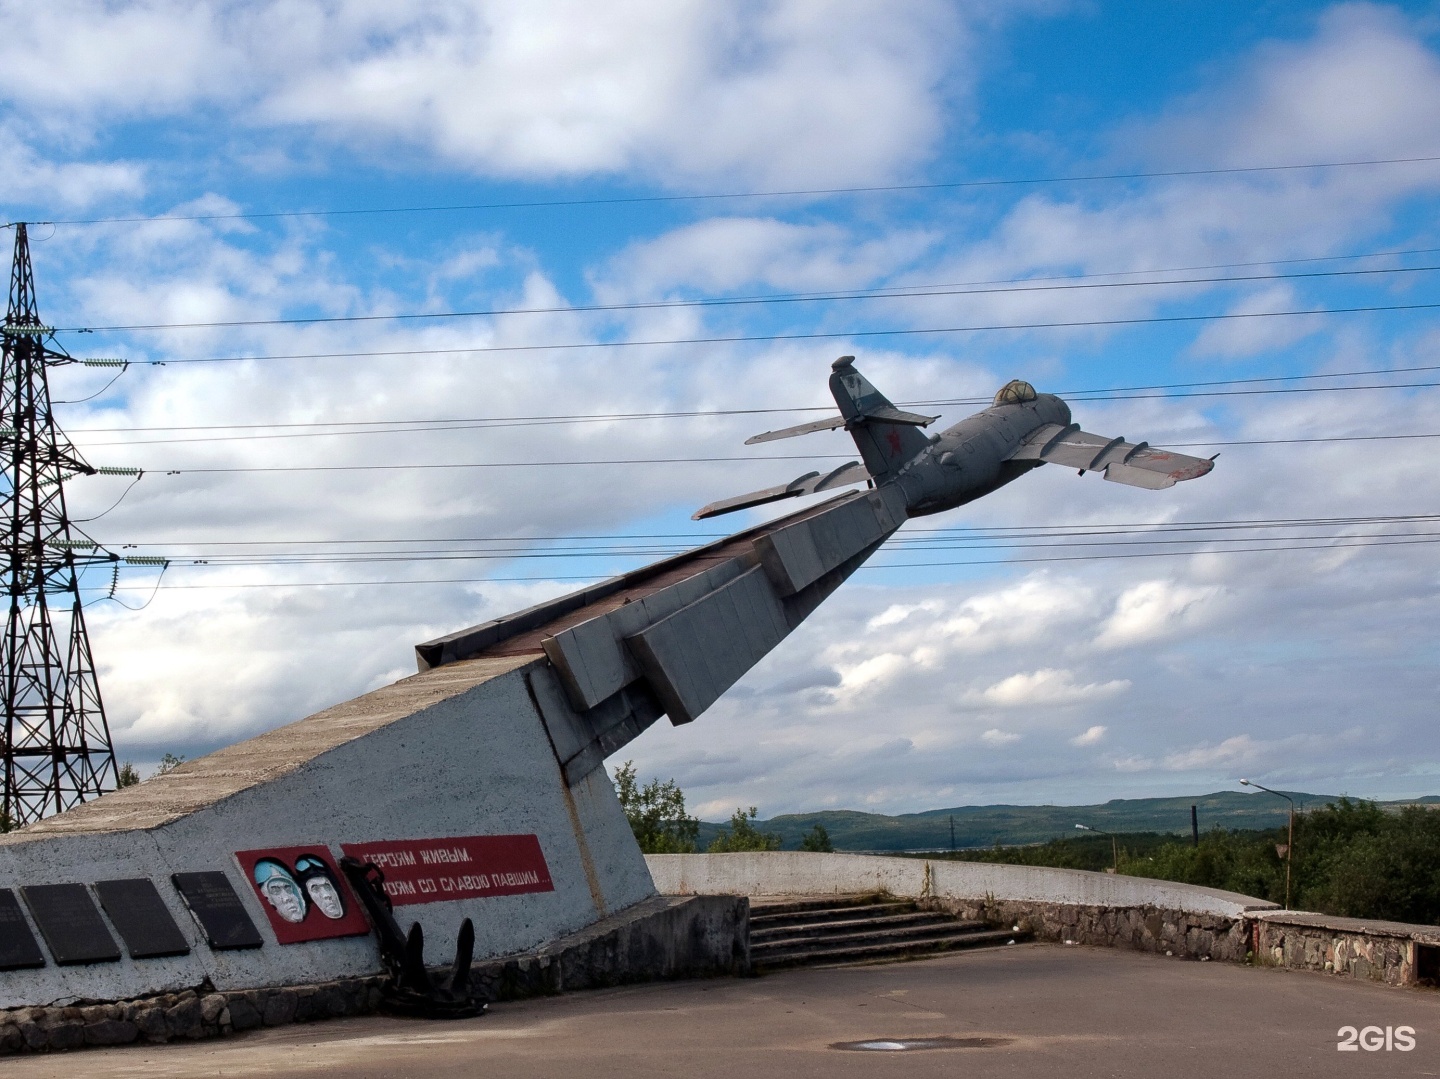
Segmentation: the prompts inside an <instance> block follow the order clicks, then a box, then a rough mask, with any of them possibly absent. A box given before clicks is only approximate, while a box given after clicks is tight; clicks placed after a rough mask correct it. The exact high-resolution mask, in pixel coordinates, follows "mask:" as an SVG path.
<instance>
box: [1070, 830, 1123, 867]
mask: <svg viewBox="0 0 1440 1079" xmlns="http://www.w3.org/2000/svg"><path fill="white" fill-rule="evenodd" d="M1075 827H1076V828H1079V829H1080V830H1081V831H1082V832H1094V833H1095V834H1096V835H1108V836H1110V856H1111V857H1112V858H1113V859H1114V864H1113V866H1112V868H1111V870H1110V872H1112V873H1118V872H1120V847H1119V846H1118V845H1117V844H1116V842H1115V836H1114V835H1113V834H1112V833H1110V832H1107V831H1105V829H1104V828H1092V827H1090V825H1088V824H1077V825H1075Z"/></svg>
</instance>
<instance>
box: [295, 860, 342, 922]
mask: <svg viewBox="0 0 1440 1079" xmlns="http://www.w3.org/2000/svg"><path fill="white" fill-rule="evenodd" d="M295 879H296V880H297V881H299V882H300V887H301V888H303V889H304V890H305V897H306V899H308V900H309V901H310V904H311V906H313V907H314V908H315V909H316V910H318V911H319V912H320V913H321V914H322V915H324V916H325V917H326V918H329V919H331V920H332V921H337V922H338V921H339V920H340V919H341V918H343V917H345V896H344V893H343V892H342V891H341V890H340V885H339V882H338V881H336V879H335V876H334V874H333V873H331V871H330V867H329V866H328V865H326V864H325V862H324V861H323V860H322V859H321V858H320V857H318V856H317V855H314V854H302V855H300V857H299V858H296V859H295Z"/></svg>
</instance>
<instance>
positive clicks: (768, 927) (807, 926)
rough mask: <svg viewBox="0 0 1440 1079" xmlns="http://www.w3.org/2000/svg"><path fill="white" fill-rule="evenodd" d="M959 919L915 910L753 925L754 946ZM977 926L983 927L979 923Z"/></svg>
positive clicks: (752, 939) (933, 923)
mask: <svg viewBox="0 0 1440 1079" xmlns="http://www.w3.org/2000/svg"><path fill="white" fill-rule="evenodd" d="M954 924H955V919H954V918H952V917H951V916H950V915H948V914H940V913H937V912H935V911H925V910H913V911H904V912H901V913H898V914H880V915H875V916H873V917H869V918H848V917H847V918H836V919H834V920H833V921H823V922H808V923H802V924H799V925H791V924H785V925H772V924H768V923H767V924H762V925H761V926H760V927H758V928H757V927H756V925H755V923H754V922H751V924H750V943H751V944H752V945H755V944H760V943H762V942H765V941H770V940H775V939H776V938H779V937H785V938H792V937H793V938H797V939H798V938H801V937H822V936H827V935H830V934H833V933H848V932H852V931H854V930H856V929H869V928H871V927H874V928H880V927H882V926H885V927H890V928H893V929H903V928H905V927H907V926H912V925H954ZM976 924H977V925H978V924H979V923H976Z"/></svg>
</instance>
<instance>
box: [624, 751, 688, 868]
mask: <svg viewBox="0 0 1440 1079" xmlns="http://www.w3.org/2000/svg"><path fill="white" fill-rule="evenodd" d="M615 790H616V793H617V794H619V795H620V808H622V809H623V810H625V816H626V818H627V819H628V820H629V821H630V830H631V831H632V832H634V833H635V841H636V842H637V843H639V844H640V849H641V850H642V851H644V852H645V853H646V854H693V853H694V851H695V838H696V836H698V835H699V834H700V822H699V821H698V820H697V819H696V818H694V817H691V816H689V815H687V814H686V812H685V792H684V791H682V790H681V789H680V788H679V786H678V785H677V784H676V783H675V780H673V779H670V780H666V781H665V782H664V783H661V782H660V781H659V780H658V779H652V780H651V781H650V782H649V783H647V784H645V786H643V787H642V786H640V784H639V783H638V782H637V781H636V779H635V762H634V761H626V762H625V763H624V764H622V765H621V766H620V767H619V768H618V769H617V770H616V772H615Z"/></svg>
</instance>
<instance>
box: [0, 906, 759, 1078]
mask: <svg viewBox="0 0 1440 1079" xmlns="http://www.w3.org/2000/svg"><path fill="white" fill-rule="evenodd" d="M749 967H750V943H749V904H748V903H747V902H746V901H745V900H744V899H739V898H734V897H731V896H690V897H686V898H660V897H655V898H651V899H647V900H645V901H644V902H641V903H637V904H636V905H635V906H633V907H630V908H629V909H627V910H625V911H622V912H620V913H619V914H615V915H611V916H610V917H608V918H605V919H603V920H601V921H600V922H597V923H596V924H595V925H592V926H589V927H588V928H586V929H584V930H582V931H581V932H579V933H575V934H572V935H570V936H568V937H564V938H561V939H560V940H557V941H552V942H550V943H549V944H547V945H546V946H545V947H544V948H541V949H540V950H539V951H536V952H532V953H529V954H526V955H519V956H508V957H506V958H503V959H494V960H490V961H488V962H483V961H482V962H480V963H478V964H477V965H476V966H475V967H474V968H472V969H471V972H470V990H471V993H472V994H474V995H475V996H476V997H478V998H479V999H482V1000H517V999H522V998H524V997H533V996H544V995H549V994H553V993H561V992H566V991H569V990H573V989H592V988H598V987H601V986H609V985H622V984H624V983H627V982H638V981H656V980H661V979H668V978H704V977H713V976H717V975H736V974H744V973H746V972H747V971H748V970H749ZM384 980H385V979H383V978H381V977H359V978H340V979H335V980H333V981H329V982H324V983H321V984H311V985H297V986H282V987H277V988H269V989H231V990H227V991H222V992H210V991H208V990H206V989H203V988H202V989H200V990H195V989H185V990H182V991H180V992H178V993H169V994H161V995H157V996H150V997H144V998H141V999H137V1000H117V1001H113V1002H110V1003H105V1004H91V1005H86V1006H84V1007H73V1006H71V1007H62V1006H55V1007H29V1008H16V1009H12V1010H9V1011H6V1010H0V1056H3V1055H6V1054H15V1053H35V1052H48V1051H52V1050H58V1049H78V1048H81V1047H84V1046H89V1045H126V1044H129V1043H131V1042H146V1043H152V1044H153V1043H157V1042H166V1041H170V1040H172V1039H181V1038H185V1039H196V1038H211V1037H216V1036H220V1035H225V1034H230V1033H234V1032H238V1031H243V1030H249V1029H251V1028H253V1027H258V1026H267V1027H273V1026H283V1025H285V1024H288V1023H305V1022H313V1021H316V1020H320V1019H334V1018H340V1017H343V1016H352V1015H366V1014H369V1013H371V1012H374V1011H376V1010H377V1009H378V1008H380V1007H381V1000H382V992H381V990H382V983H383V982H384Z"/></svg>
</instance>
